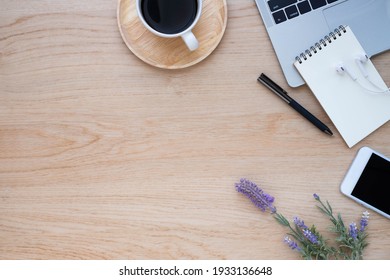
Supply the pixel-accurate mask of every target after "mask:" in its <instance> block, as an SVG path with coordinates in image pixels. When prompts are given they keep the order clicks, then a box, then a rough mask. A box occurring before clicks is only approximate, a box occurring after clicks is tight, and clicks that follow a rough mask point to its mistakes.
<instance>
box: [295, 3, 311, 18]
mask: <svg viewBox="0 0 390 280" xmlns="http://www.w3.org/2000/svg"><path fill="white" fill-rule="evenodd" d="M298 9H299V12H300V13H301V15H303V14H306V13H307V12H310V11H311V7H310V4H309V1H304V2H299V3H298Z"/></svg>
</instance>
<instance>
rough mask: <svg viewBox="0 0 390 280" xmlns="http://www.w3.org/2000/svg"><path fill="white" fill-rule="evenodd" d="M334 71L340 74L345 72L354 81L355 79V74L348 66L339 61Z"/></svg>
mask: <svg viewBox="0 0 390 280" xmlns="http://www.w3.org/2000/svg"><path fill="white" fill-rule="evenodd" d="M336 71H337V73H339V74H340V75H343V74H344V73H347V74H348V75H349V76H350V77H351V79H352V80H354V81H356V80H357V77H356V76H355V74H353V73H352V72H351V71H349V70H348V68H347V67H346V66H345V65H344V64H343V63H341V62H340V63H339V64H337V65H336Z"/></svg>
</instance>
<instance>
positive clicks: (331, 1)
mask: <svg viewBox="0 0 390 280" xmlns="http://www.w3.org/2000/svg"><path fill="white" fill-rule="evenodd" d="M336 1H339V0H328V4H330V3H333V2H336Z"/></svg>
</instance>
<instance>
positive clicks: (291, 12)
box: [284, 5, 299, 19]
mask: <svg viewBox="0 0 390 280" xmlns="http://www.w3.org/2000/svg"><path fill="white" fill-rule="evenodd" d="M284 11H285V12H286V15H287V17H288V18H289V19H292V18H295V17H297V16H299V13H298V9H297V7H296V6H295V5H293V6H290V7H287V8H286V9H285V10H284Z"/></svg>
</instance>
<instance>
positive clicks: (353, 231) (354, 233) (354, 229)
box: [349, 223, 358, 240]
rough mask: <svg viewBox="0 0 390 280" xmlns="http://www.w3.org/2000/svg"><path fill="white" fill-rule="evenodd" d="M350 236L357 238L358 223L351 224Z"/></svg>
mask: <svg viewBox="0 0 390 280" xmlns="http://www.w3.org/2000/svg"><path fill="white" fill-rule="evenodd" d="M349 236H351V237H352V238H353V239H355V240H356V239H357V236H358V229H357V227H356V223H350V224H349Z"/></svg>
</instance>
